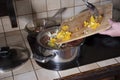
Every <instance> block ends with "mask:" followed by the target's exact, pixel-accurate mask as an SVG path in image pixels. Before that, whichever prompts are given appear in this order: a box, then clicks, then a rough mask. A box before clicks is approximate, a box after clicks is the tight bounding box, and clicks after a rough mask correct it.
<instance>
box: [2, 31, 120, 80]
mask: <svg viewBox="0 0 120 80" xmlns="http://www.w3.org/2000/svg"><path fill="white" fill-rule="evenodd" d="M4 35H5V36H4ZM5 45H8V46H22V47H27V48H28V49H29V51H30V53H31V55H32V52H31V49H30V46H29V44H28V41H27V32H25V31H24V30H21V31H13V32H8V33H1V34H0V46H5ZM113 64H120V57H115V58H111V59H107V60H102V61H97V62H95V63H90V64H87V65H82V66H79V67H75V68H71V69H67V70H61V71H53V70H48V69H45V68H42V67H40V66H38V65H37V63H36V62H35V61H34V59H33V58H32V57H31V58H30V59H29V60H28V61H27V62H26V63H25V64H23V65H22V66H19V67H18V68H16V69H14V70H11V71H9V72H5V73H2V72H1V73H0V80H27V79H28V80H53V79H58V78H61V77H65V76H69V75H73V74H78V73H83V72H86V71H91V70H95V69H100V68H102V67H105V66H108V65H113Z"/></svg>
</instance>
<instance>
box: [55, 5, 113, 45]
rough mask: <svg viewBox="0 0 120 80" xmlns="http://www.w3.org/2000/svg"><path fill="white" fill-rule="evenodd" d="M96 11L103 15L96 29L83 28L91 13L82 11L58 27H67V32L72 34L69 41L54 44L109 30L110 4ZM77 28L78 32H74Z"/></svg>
mask: <svg viewBox="0 0 120 80" xmlns="http://www.w3.org/2000/svg"><path fill="white" fill-rule="evenodd" d="M97 9H98V10H99V13H100V14H103V16H104V17H103V19H102V21H101V23H100V26H99V27H97V28H96V29H90V28H88V27H83V23H84V21H86V20H87V19H89V18H90V16H91V12H90V11H89V10H86V11H83V12H81V13H80V14H78V15H76V16H74V17H71V18H69V19H67V20H65V21H63V22H62V24H61V26H60V27H62V26H64V25H67V26H69V31H70V32H72V35H71V39H69V40H67V41H60V40H58V41H57V42H56V43H57V44H63V43H67V42H71V41H75V40H78V39H82V38H85V37H88V36H91V35H94V34H96V33H99V32H101V31H105V30H107V29H109V28H110V25H109V23H108V19H110V18H112V4H107V5H103V6H100V7H97ZM77 28H80V29H79V31H77V30H76V29H77ZM84 31H87V32H84Z"/></svg>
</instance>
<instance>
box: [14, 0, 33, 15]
mask: <svg viewBox="0 0 120 80" xmlns="http://www.w3.org/2000/svg"><path fill="white" fill-rule="evenodd" d="M16 9H17V15H24V14H29V13H32V9H31V3H30V1H29V0H17V1H16Z"/></svg>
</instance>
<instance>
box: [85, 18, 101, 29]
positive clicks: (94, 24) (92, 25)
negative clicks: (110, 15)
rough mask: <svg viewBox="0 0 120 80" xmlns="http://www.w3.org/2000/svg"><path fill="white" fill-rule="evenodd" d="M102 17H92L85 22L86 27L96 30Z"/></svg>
mask: <svg viewBox="0 0 120 80" xmlns="http://www.w3.org/2000/svg"><path fill="white" fill-rule="evenodd" d="M101 19H102V16H99V17H98V18H94V17H93V16H91V17H90V20H89V21H84V27H88V28H91V29H94V30H95V29H96V28H97V27H99V26H100V22H99V21H98V20H101Z"/></svg>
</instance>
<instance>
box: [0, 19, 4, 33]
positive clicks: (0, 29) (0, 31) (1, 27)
mask: <svg viewBox="0 0 120 80" xmlns="http://www.w3.org/2000/svg"><path fill="white" fill-rule="evenodd" d="M3 32H4V31H3V26H2V22H1V19H0V33H3Z"/></svg>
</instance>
